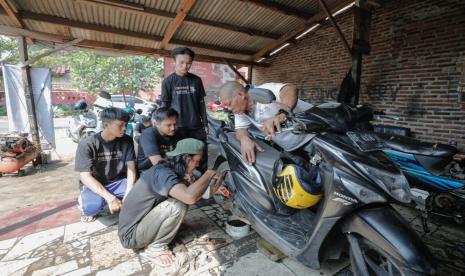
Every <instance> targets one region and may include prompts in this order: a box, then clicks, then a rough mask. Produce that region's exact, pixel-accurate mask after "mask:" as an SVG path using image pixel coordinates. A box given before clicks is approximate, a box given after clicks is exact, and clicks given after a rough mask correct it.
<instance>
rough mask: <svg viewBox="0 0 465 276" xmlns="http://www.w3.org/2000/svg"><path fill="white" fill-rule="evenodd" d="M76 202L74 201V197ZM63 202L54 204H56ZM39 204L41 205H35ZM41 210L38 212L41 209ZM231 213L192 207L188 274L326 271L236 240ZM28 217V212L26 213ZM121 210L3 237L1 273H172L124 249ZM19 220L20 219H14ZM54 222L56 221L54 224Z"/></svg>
mask: <svg viewBox="0 0 465 276" xmlns="http://www.w3.org/2000/svg"><path fill="white" fill-rule="evenodd" d="M69 202H72V201H69ZM62 204H63V202H60V203H57V204H49V205H47V206H49V207H50V208H52V209H53V208H56V207H54V206H60V205H62ZM34 210H37V207H36V208H35V209H34ZM35 215H37V214H35ZM227 216H228V214H227V213H226V212H225V211H224V210H223V209H221V207H220V206H219V205H216V204H213V205H209V204H206V205H205V206H200V207H199V206H193V207H191V208H190V210H189V212H188V215H187V216H186V219H185V222H184V223H183V225H182V226H181V229H180V231H179V233H178V235H177V237H176V239H175V241H174V243H173V246H174V249H173V250H174V251H175V252H176V254H177V256H186V255H189V254H190V255H197V256H196V257H195V258H193V259H191V260H190V262H186V264H185V265H184V266H183V267H182V268H181V273H182V274H185V275H199V274H200V275H220V274H226V275H237V273H240V272H244V268H245V267H247V274H248V275H250V274H249V273H251V274H253V275H301V273H305V274H306V275H307V274H309V273H310V274H314V275H317V274H318V275H324V274H326V273H324V271H325V270H323V274H321V273H322V272H321V271H320V272H317V271H312V270H309V269H308V268H306V267H303V266H301V265H299V264H298V263H296V262H294V261H291V260H286V261H285V262H282V263H273V262H271V261H270V260H268V259H267V258H266V257H264V256H263V255H262V254H260V253H258V252H257V248H256V244H255V243H256V239H257V237H258V236H257V235H256V234H255V233H251V234H250V235H249V236H247V237H245V238H243V239H240V240H233V239H232V238H230V237H229V236H228V235H227V234H226V233H225V232H224V229H223V228H222V227H224V220H225V219H226V218H227ZM22 220H24V218H23V219H22ZM116 222H117V217H116V216H107V217H101V218H99V219H98V220H97V221H95V222H92V223H89V224H84V223H81V222H75V223H69V224H66V225H62V226H58V227H52V228H50V229H47V230H44V231H40V232H35V233H32V234H29V235H26V236H24V237H18V238H11V239H7V240H3V241H0V258H1V261H0V275H87V274H91V275H112V276H114V275H169V274H171V273H172V272H173V271H172V270H169V269H168V270H167V269H164V270H163V269H160V268H156V269H154V266H153V265H152V264H151V263H149V262H147V261H146V260H144V259H141V258H140V257H139V256H138V255H137V254H136V253H134V252H133V251H132V250H128V249H124V248H123V247H122V246H121V244H120V242H119V239H118V237H117V229H116V225H115V224H116ZM13 223H15V222H13ZM48 225H52V224H48ZM204 237H209V238H221V239H224V240H225V241H226V243H225V244H221V245H219V246H221V247H219V248H212V247H210V246H208V245H204V244H198V243H197V241H198V240H199V239H200V240H201V239H202V238H204ZM346 265H347V264H346V263H339V264H337V265H336V266H332V267H331V268H328V269H326V271H328V274H327V275H331V274H332V273H334V272H335V269H334V267H336V268H337V269H338V270H340V269H342V268H343V267H344V266H346Z"/></svg>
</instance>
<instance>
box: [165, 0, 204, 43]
mask: <svg viewBox="0 0 465 276" xmlns="http://www.w3.org/2000/svg"><path fill="white" fill-rule="evenodd" d="M195 1H196V0H184V2H183V3H182V4H181V8H180V9H179V11H178V14H177V15H176V17H175V18H174V19H173V21H171V24H170V25H169V26H168V29H167V30H166V33H165V37H164V38H163V41H162V42H161V47H160V48H162V49H166V46H168V43H169V42H170V40H171V39H172V38H173V36H174V34H175V33H176V31H177V30H178V29H179V27H181V24H182V22H183V21H184V18H186V16H187V14H188V13H189V11H190V10H191V9H192V7H193V6H194V4H195Z"/></svg>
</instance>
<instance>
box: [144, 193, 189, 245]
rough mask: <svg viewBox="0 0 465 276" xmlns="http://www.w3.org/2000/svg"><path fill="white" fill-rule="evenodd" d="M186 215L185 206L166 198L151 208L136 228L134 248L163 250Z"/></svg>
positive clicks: (175, 200)
mask: <svg viewBox="0 0 465 276" xmlns="http://www.w3.org/2000/svg"><path fill="white" fill-rule="evenodd" d="M186 213H187V205H186V204H184V203H182V202H181V201H179V200H177V199H174V198H168V199H167V200H165V201H163V202H161V203H160V204H158V205H157V206H155V208H153V209H152V210H151V211H150V212H149V213H147V215H146V216H145V217H144V218H143V219H142V220H141V221H140V223H139V224H138V225H137V228H136V248H145V247H146V246H150V247H151V248H152V249H155V250H158V249H159V250H163V249H165V248H166V246H167V245H168V244H169V243H170V242H171V241H172V240H173V239H174V237H175V236H176V233H177V232H178V229H179V226H181V223H182V221H183V220H184V216H185V215H186Z"/></svg>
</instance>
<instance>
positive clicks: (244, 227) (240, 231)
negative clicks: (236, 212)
mask: <svg viewBox="0 0 465 276" xmlns="http://www.w3.org/2000/svg"><path fill="white" fill-rule="evenodd" d="M249 232H250V225H248V224H247V223H245V222H243V221H242V220H240V219H238V218H237V217H234V216H231V217H229V218H228V221H227V222H226V233H228V235H229V236H231V237H232V238H233V239H240V238H243V237H245V236H247V235H248V234H249Z"/></svg>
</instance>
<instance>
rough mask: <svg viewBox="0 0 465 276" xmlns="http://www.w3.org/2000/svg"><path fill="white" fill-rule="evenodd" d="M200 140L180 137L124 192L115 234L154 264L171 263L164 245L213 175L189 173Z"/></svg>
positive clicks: (198, 155) (200, 146) (197, 156)
mask: <svg viewBox="0 0 465 276" xmlns="http://www.w3.org/2000/svg"><path fill="white" fill-rule="evenodd" d="M204 146H205V145H204V144H203V142H202V141H200V140H196V139H193V138H187V139H183V140H180V141H179V142H177V144H176V148H175V150H173V151H170V152H167V153H166V159H165V160H161V161H160V162H159V163H158V164H156V165H155V166H153V167H151V168H150V169H148V170H146V171H145V172H144V173H143V174H142V176H141V177H140V178H139V180H138V181H137V182H136V184H135V185H134V189H133V190H132V191H131V192H130V193H129V194H128V195H127V197H126V200H125V202H124V205H123V208H122V209H121V212H120V216H119V227H118V228H119V229H118V235H119V238H120V240H121V243H122V245H123V246H124V247H125V248H132V249H141V253H140V254H141V256H142V257H145V258H148V259H150V260H151V261H152V262H154V263H155V264H156V265H158V266H169V265H171V264H173V263H174V262H175V258H176V257H175V256H174V254H173V253H172V252H171V251H170V250H169V248H168V244H169V243H170V242H171V241H172V240H173V238H174V237H175V235H176V233H177V231H178V229H179V226H180V225H181V223H182V221H183V219H184V216H185V215H186V212H187V204H188V205H190V204H194V203H196V202H197V201H198V200H199V199H200V198H201V197H202V194H203V193H204V192H205V190H206V189H207V187H208V184H209V182H210V180H211V179H212V178H213V177H215V176H216V173H215V171H213V170H207V171H206V172H205V173H204V174H203V175H202V176H201V177H200V178H199V179H198V180H191V179H193V177H192V173H193V171H194V170H195V168H197V167H198V166H199V162H200V160H201V159H202V154H203V149H204Z"/></svg>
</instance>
